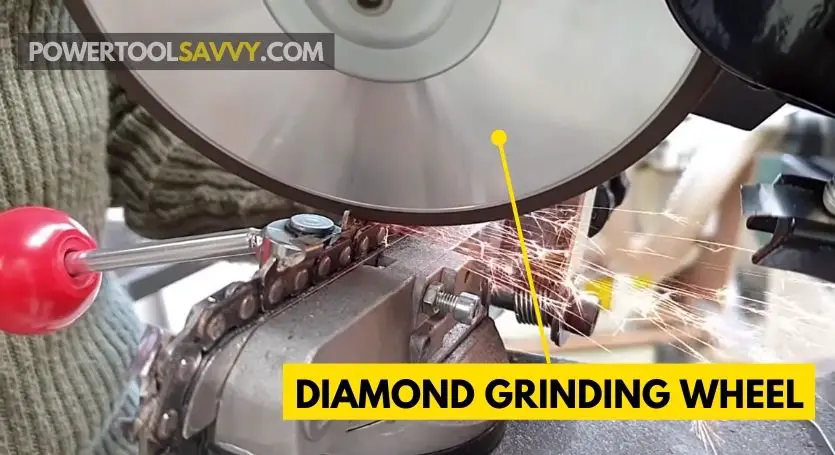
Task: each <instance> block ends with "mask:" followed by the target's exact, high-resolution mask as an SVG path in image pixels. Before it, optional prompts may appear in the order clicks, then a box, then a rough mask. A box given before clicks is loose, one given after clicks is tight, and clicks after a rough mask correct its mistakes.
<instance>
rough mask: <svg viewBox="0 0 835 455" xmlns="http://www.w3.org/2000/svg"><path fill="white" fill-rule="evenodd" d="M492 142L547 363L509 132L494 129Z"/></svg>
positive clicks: (545, 342) (546, 352)
mask: <svg viewBox="0 0 835 455" xmlns="http://www.w3.org/2000/svg"><path fill="white" fill-rule="evenodd" d="M490 142H492V143H493V145H495V146H496V148H497V149H499V159H500V160H501V162H502V170H503V171H504V183H505V186H506V187H507V198H508V200H510V208H511V210H513V222H514V224H516V237H517V238H518V240H519V251H520V252H521V253H522V264H523V265H524V266H525V277H526V278H527V280H528V288H529V290H530V291H531V300H532V301H533V312H534V316H536V326H537V328H538V329H539V341H540V343H542V353H543V354H544V355H545V363H551V352H550V349H548V336H547V335H546V334H545V325H544V324H543V323H542V310H540V309H539V296H537V294H536V286H535V285H534V280H533V270H532V269H531V259H530V257H529V256H528V246H527V244H525V235H524V234H523V233H522V220H521V219H520V217H519V209H518V208H517V207H516V194H515V193H514V191H513V179H511V178H510V167H509V166H508V164H507V154H506V153H505V145H506V144H507V133H506V132H505V131H504V130H494V131H493V133H492V134H491V135H490Z"/></svg>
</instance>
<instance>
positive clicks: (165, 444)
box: [132, 223, 388, 455]
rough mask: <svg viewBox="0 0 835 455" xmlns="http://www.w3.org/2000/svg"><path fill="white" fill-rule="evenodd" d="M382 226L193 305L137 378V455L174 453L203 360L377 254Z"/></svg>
mask: <svg viewBox="0 0 835 455" xmlns="http://www.w3.org/2000/svg"><path fill="white" fill-rule="evenodd" d="M387 235H388V228H387V227H386V226H384V225H374V224H362V223H356V224H354V226H352V227H345V228H343V230H342V232H341V233H340V234H339V235H338V237H336V238H335V239H333V240H332V241H331V242H329V244H327V245H326V246H324V247H323V248H321V249H318V250H315V251H314V252H311V253H309V254H308V255H307V256H306V257H305V260H304V261H303V262H302V263H300V264H298V265H296V266H292V267H289V268H285V269H282V270H280V269H279V268H278V265H277V263H274V264H272V265H268V266H264V267H262V269H261V270H259V272H258V273H257V274H256V277H255V278H253V279H252V280H250V281H248V282H239V283H233V284H231V285H229V286H226V287H225V288H224V289H222V290H220V291H218V292H216V293H214V294H212V295H211V296H209V297H208V298H206V299H204V300H203V301H201V302H199V303H198V304H197V305H195V306H194V307H193V308H192V310H191V312H190V313H189V316H188V318H187V320H186V324H185V327H184V328H183V330H182V331H181V332H180V333H179V334H177V335H176V336H173V337H172V338H170V340H169V342H168V343H165V344H164V345H163V346H161V347H159V348H158V349H157V350H156V352H154V353H153V354H152V355H148V356H147V359H146V360H145V361H146V362H152V363H150V366H149V367H148V366H146V371H145V372H144V375H143V378H142V396H141V407H140V415H139V417H138V419H137V420H136V422H135V423H134V425H133V427H132V434H133V436H134V437H141V438H142V439H143V440H144V441H143V443H144V444H147V447H146V448H145V452H144V453H143V455H165V454H171V453H175V452H176V449H177V447H179V446H181V445H183V444H184V443H185V442H186V441H185V439H184V437H183V426H184V420H185V415H184V414H185V412H184V409H186V405H187V402H188V398H189V393H190V390H189V389H190V387H191V385H192V384H193V382H194V379H195V378H196V376H197V374H198V372H199V371H200V368H201V366H202V362H203V360H204V359H208V358H209V356H210V355H211V354H212V353H213V351H214V350H215V349H217V348H218V347H219V346H222V345H223V343H224V342H225V341H228V340H229V339H231V338H233V337H234V336H235V335H236V334H238V333H240V332H241V331H243V330H246V329H247V328H248V327H250V326H252V325H254V324H257V323H258V321H259V320H261V319H264V318H266V317H269V316H270V315H271V314H272V313H275V312H276V311H278V310H280V309H282V308H283V307H284V306H285V305H286V304H287V303H289V302H290V301H291V300H293V299H294V298H296V297H298V296H300V295H302V294H304V293H305V292H306V291H309V290H311V289H312V288H313V287H315V286H316V285H317V284H320V283H322V282H324V281H325V280H327V279H328V278H330V277H333V276H335V275H336V274H338V273H339V272H343V271H346V270H347V269H350V268H352V267H353V266H354V265H356V264H359V263H361V262H362V261H363V260H364V259H366V258H367V257H368V256H369V255H371V254H372V253H375V252H376V251H378V250H379V249H380V248H382V247H383V246H384V245H385V243H386V241H387Z"/></svg>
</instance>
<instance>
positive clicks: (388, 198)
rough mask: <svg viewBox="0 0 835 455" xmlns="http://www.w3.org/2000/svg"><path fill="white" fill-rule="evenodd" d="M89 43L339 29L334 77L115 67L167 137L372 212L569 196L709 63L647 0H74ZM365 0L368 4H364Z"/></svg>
mask: <svg viewBox="0 0 835 455" xmlns="http://www.w3.org/2000/svg"><path fill="white" fill-rule="evenodd" d="M66 3H67V5H68V7H69V8H70V11H71V13H72V14H73V17H74V18H75V20H76V22H77V23H78V24H79V26H80V27H81V29H82V30H83V31H84V32H85V33H92V34H96V33H105V34H113V33H136V32H142V33H150V32H154V33H173V32H178V33H282V32H286V33H291V34H297V33H305V32H327V31H330V30H336V38H335V62H334V67H335V68H336V70H329V71H315V70H309V71H308V70H305V71H301V70H296V71H264V70H257V69H252V70H246V71H229V70H125V69H124V68H122V70H123V71H120V72H119V80H120V83H121V84H122V85H123V86H124V87H125V88H126V90H128V92H129V93H130V94H132V96H133V97H134V98H135V99H137V100H138V101H140V102H141V103H142V104H143V105H144V106H145V108H147V109H148V110H149V111H150V112H151V113H152V114H154V115H155V116H156V117H157V118H159V119H160V121H162V122H163V123H164V124H165V125H166V126H167V127H168V128H170V129H171V130H172V131H173V132H175V133H176V134H178V135H180V136H181V137H182V138H183V139H185V140H186V141H188V142H189V143H190V144H191V145H193V146H194V147H196V148H198V149H199V150H200V151H201V152H202V153H204V154H206V155H207V156H209V157H210V158H212V159H213V160H215V161H217V162H218V163H219V164H221V165H223V166H225V167H227V168H228V169H230V170H232V171H233V172H236V173H238V174H240V175H241V176H243V177H245V178H247V179H249V180H251V181H253V182H255V183H257V184H259V185H261V186H263V187H264V188H267V189H269V190H272V191H274V192H275V193H277V194H279V195H282V196H286V197H289V198H293V199H295V200H298V201H300V202H305V203H308V204H311V205H314V206H317V207H321V208H323V209H331V210H335V211H336V210H343V209H351V210H352V211H353V212H354V214H355V215H357V216H361V217H364V218H367V219H371V220H377V221H384V222H394V223H404V224H433V225H442V224H462V223H471V222H481V221H489V220H494V219H498V218H503V217H506V216H507V215H508V214H509V209H508V194H507V190H506V188H505V183H504V179H503V173H502V167H501V163H500V160H499V155H498V153H497V151H496V150H495V148H494V147H493V146H492V145H491V143H490V133H491V131H492V130H493V129H497V128H500V129H504V130H505V131H507V133H508V136H509V142H508V144H507V154H508V160H509V167H510V171H511V174H512V177H513V182H514V186H515V192H516V196H517V198H518V199H519V207H520V210H522V211H525V212H526V211H531V210H536V209H538V208H542V207H545V206H549V205H553V204H556V203H559V202H561V201H563V200H566V199H569V198H571V197H573V196H575V195H577V194H579V193H581V192H583V191H585V190H588V189H590V188H593V187H594V186H595V185H597V184H599V183H601V182H603V181H604V180H606V179H607V178H609V177H612V176H614V175H616V174H617V173H618V172H621V171H622V170H624V169H625V168H626V167H628V166H629V165H631V164H632V163H634V162H635V161H637V160H638V159H639V158H640V157H642V156H643V155H645V154H646V153H647V152H649V150H651V149H652V148H653V147H654V146H655V145H657V144H658V143H659V142H660V141H661V140H662V139H663V138H664V137H665V136H666V135H667V134H668V133H669V132H670V131H671V130H672V129H673V128H675V126H677V125H678V124H679V123H680V122H681V121H682V120H683V118H684V117H685V116H686V115H687V114H688V113H689V112H690V110H691V109H692V108H693V107H694V105H695V104H696V103H697V101H698V100H699V99H700V97H701V96H702V95H703V93H704V92H705V91H706V90H707V88H708V87H709V85H710V84H711V83H712V81H713V79H714V78H715V75H716V71H717V70H716V67H715V65H713V64H712V63H711V62H710V61H709V60H708V59H707V58H705V57H704V56H702V55H701V54H700V53H699V52H698V50H697V48H696V47H695V46H694V45H693V44H692V43H691V42H690V41H689V40H688V39H687V37H686V36H685V35H684V34H683V33H682V32H681V31H680V30H679V29H678V27H677V25H676V23H675V21H674V20H673V18H672V17H671V15H670V13H669V11H668V10H667V7H666V5H665V4H664V2H658V1H657V0H631V1H628V2H623V1H611V0H589V1H583V2H577V1H574V0H523V1H501V0H388V1H382V2H378V3H381V4H383V5H384V6H383V7H382V8H383V9H382V10H377V11H372V12H373V14H369V11H362V8H363V6H362V5H363V4H366V3H369V0H365V1H359V0H266V1H263V0H177V1H173V2H172V1H170V0H122V1H114V0H66ZM370 3H375V2H373V1H371V2H370Z"/></svg>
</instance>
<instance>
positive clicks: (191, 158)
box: [108, 84, 317, 238]
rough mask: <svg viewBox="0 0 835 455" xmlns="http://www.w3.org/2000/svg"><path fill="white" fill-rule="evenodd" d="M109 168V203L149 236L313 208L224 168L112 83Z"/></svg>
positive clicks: (246, 223) (249, 223)
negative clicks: (165, 126) (190, 145)
mask: <svg viewBox="0 0 835 455" xmlns="http://www.w3.org/2000/svg"><path fill="white" fill-rule="evenodd" d="M112 87H113V88H112V90H111V95H110V109H111V110H110V112H111V115H110V132H109V142H108V171H109V174H110V178H111V190H110V191H111V197H112V201H111V205H112V206H121V207H124V209H125V221H126V223H127V224H128V226H129V227H130V228H131V229H133V230H134V231H136V232H137V233H139V234H140V235H143V236H145V237H148V238H166V237H176V236H184V235H194V234H201V233H206V232H215V231H220V230H226V229H237V228H243V227H261V226H264V225H265V224H267V223H269V222H270V221H273V220H276V219H280V218H284V217H287V216H289V215H292V214H294V213H298V212H300V211H314V212H316V211H317V210H315V209H312V208H310V207H305V206H303V205H300V204H297V203H295V202H293V201H290V200H288V199H284V198H281V197H278V196H276V195H275V194H273V193H271V192H269V191H266V190H263V189H261V188H259V187H257V186H255V185H254V184H252V183H249V182H248V181H246V180H244V179H242V178H240V177H238V176H236V175H234V174H231V173H228V172H226V171H224V170H223V169H222V168H221V167H220V166H218V165H217V164H215V163H214V162H213V161H211V160H209V159H208V158H205V157H204V156H203V155H201V154H200V153H198V152H197V151H195V150H194V149H192V148H191V147H189V146H188V145H186V144H185V143H184V142H183V141H182V140H180V139H179V138H177V137H176V136H175V135H174V134H173V133H171V132H170V131H168V130H167V129H165V128H164V127H163V126H162V125H161V124H159V123H158V122H157V121H155V120H154V119H153V118H152V117H151V115H150V114H149V113H148V112H147V111H146V110H145V109H143V108H142V107H141V106H139V105H137V104H136V103H134V102H132V101H131V100H129V99H128V97H127V96H126V95H125V92H124V90H122V89H121V88H119V87H118V86H116V85H115V84H114V85H113V86H112Z"/></svg>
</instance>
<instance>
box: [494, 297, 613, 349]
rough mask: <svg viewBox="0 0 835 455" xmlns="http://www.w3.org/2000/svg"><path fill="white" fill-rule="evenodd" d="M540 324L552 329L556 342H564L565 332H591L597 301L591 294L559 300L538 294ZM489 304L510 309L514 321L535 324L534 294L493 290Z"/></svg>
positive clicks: (586, 334)
mask: <svg viewBox="0 0 835 455" xmlns="http://www.w3.org/2000/svg"><path fill="white" fill-rule="evenodd" d="M537 300H539V310H540V313H541V315H542V325H543V326H545V327H549V328H550V329H551V341H553V342H554V343H555V344H556V345H557V346H561V345H562V344H564V343H565V340H566V335H567V333H573V334H575V335H580V336H591V334H592V333H593V332H594V327H595V325H596V324H597V317H598V316H599V315H600V302H599V300H597V298H596V297H595V296H593V295H591V294H581V295H580V296H578V297H575V298H572V299H571V301H569V302H567V303H564V304H563V303H560V302H558V301H556V300H554V299H552V298H549V297H547V296H539V297H538V299H537ZM490 304H491V305H494V306H497V307H499V308H503V309H505V310H509V311H513V312H514V314H516V322H518V323H520V324H527V325H536V323H537V322H536V310H535V305H534V303H533V298H532V297H531V295H530V293H527V292H505V291H499V292H494V293H492V294H491V295H490Z"/></svg>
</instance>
